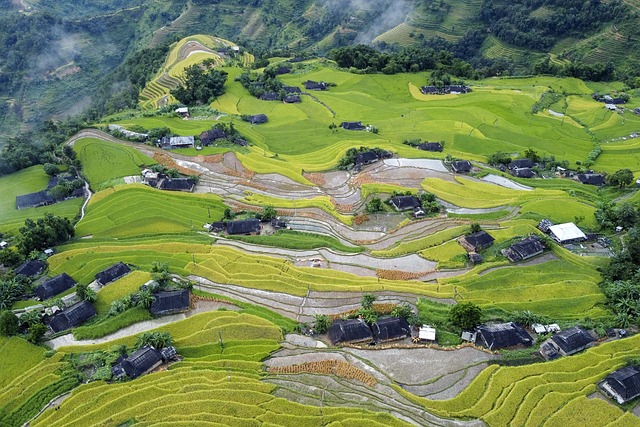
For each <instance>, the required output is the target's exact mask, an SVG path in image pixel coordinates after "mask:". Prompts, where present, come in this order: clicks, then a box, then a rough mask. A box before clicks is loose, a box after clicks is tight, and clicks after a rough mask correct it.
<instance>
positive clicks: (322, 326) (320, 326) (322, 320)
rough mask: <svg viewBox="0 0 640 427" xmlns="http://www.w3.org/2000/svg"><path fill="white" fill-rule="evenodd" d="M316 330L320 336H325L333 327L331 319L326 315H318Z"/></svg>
mask: <svg viewBox="0 0 640 427" xmlns="http://www.w3.org/2000/svg"><path fill="white" fill-rule="evenodd" d="M315 320H316V321H315V326H314V329H315V331H316V332H317V333H319V334H324V333H325V332H327V331H328V330H329V328H330V327H331V323H332V322H331V319H330V318H329V316H327V315H326V314H316V317H315Z"/></svg>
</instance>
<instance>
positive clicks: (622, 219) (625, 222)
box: [594, 202, 640, 230]
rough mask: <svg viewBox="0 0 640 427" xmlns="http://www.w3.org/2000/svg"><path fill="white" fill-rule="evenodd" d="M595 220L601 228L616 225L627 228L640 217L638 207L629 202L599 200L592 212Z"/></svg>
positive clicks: (634, 223)
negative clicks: (617, 202)
mask: <svg viewBox="0 0 640 427" xmlns="http://www.w3.org/2000/svg"><path fill="white" fill-rule="evenodd" d="M594 215H595V217H596V221H597V222H598V224H600V228H601V229H603V230H613V229H615V228H616V227H623V228H625V229H629V228H632V227H634V226H635V225H636V224H637V223H638V219H640V209H637V208H636V207H635V206H633V205H632V204H630V203H627V202H622V203H619V204H615V203H612V202H601V203H599V204H598V207H597V208H596V211H595V212H594Z"/></svg>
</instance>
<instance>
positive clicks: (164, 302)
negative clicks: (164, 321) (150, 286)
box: [149, 289, 190, 316]
mask: <svg viewBox="0 0 640 427" xmlns="http://www.w3.org/2000/svg"><path fill="white" fill-rule="evenodd" d="M189 297H190V294H189V290H188V289H182V290H179V291H167V292H158V293H157V294H154V295H153V302H152V303H151V306H150V307H149V311H150V312H151V314H153V315H154V316H166V315H168V314H175V313H182V312H183V311H187V310H189V304H190V299H189Z"/></svg>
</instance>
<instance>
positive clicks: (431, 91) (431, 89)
mask: <svg viewBox="0 0 640 427" xmlns="http://www.w3.org/2000/svg"><path fill="white" fill-rule="evenodd" d="M420 92H422V93H423V94H425V95H438V94H440V93H441V91H440V89H438V88H437V87H436V86H422V87H421V88H420Z"/></svg>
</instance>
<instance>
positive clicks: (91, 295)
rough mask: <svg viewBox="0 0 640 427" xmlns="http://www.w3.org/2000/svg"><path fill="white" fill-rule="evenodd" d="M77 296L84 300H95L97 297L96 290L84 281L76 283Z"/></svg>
mask: <svg viewBox="0 0 640 427" xmlns="http://www.w3.org/2000/svg"><path fill="white" fill-rule="evenodd" d="M76 296H77V297H78V298H79V299H80V300H82V301H89V302H94V301H95V300H96V298H97V295H96V292H95V291H94V290H93V289H91V288H90V287H89V285H87V284H84V283H78V284H77V285H76Z"/></svg>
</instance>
